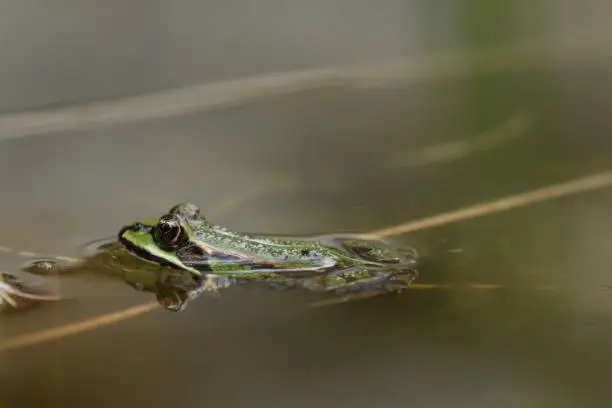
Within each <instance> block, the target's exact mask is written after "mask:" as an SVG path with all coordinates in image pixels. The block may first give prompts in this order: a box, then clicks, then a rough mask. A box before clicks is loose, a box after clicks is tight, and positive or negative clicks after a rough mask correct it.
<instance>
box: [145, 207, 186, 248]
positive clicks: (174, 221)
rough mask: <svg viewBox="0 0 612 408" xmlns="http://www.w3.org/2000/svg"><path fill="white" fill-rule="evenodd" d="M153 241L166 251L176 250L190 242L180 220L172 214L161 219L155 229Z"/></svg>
mask: <svg viewBox="0 0 612 408" xmlns="http://www.w3.org/2000/svg"><path fill="white" fill-rule="evenodd" d="M153 239H154V240H155V243H156V244H157V245H158V246H159V247H160V248H161V249H163V250H165V251H173V250H176V249H178V248H180V247H182V246H183V245H185V244H186V243H187V241H189V237H188V236H187V234H186V233H185V229H184V228H183V226H182V225H181V221H180V219H179V218H178V217H177V216H176V215H172V214H167V215H164V216H163V217H161V218H160V219H159V221H158V223H157V225H155V228H154V229H153Z"/></svg>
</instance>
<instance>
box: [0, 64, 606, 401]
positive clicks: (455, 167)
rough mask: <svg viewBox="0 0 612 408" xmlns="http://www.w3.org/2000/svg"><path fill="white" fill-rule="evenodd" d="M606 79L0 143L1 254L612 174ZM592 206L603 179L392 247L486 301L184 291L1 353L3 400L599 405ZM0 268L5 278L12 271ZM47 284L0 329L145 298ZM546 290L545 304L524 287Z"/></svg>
mask: <svg viewBox="0 0 612 408" xmlns="http://www.w3.org/2000/svg"><path fill="white" fill-rule="evenodd" d="M610 68H612V64H611V63H610V61H598V62H597V63H596V64H575V65H571V66H567V67H565V68H563V69H555V70H554V71H553V70H547V69H542V70H537V71H536V70H534V71H529V72H518V73H513V74H503V75H501V74H499V75H492V74H491V75H486V76H479V77H477V78H474V79H469V80H456V81H455V80H453V81H451V80H448V81H439V82H432V83H428V84H420V85H413V86H411V87H409V88H405V89H399V90H398V89H396V90H384V89H378V90H376V89H370V90H365V89H364V90H347V89H329V90H321V91H317V92H310V93H304V94H298V95H294V96H291V97H286V98H282V99H278V100H274V101H270V102H266V103H261V104H256V105H252V106H247V107H244V108H240V109H232V110H225V111H220V112H214V113H207V114H193V115H185V116H181V117H175V118H171V119H164V120H157V121H149V122H145V123H138V124H131V125H122V126H115V127H107V128H99V129H95V130H86V131H74V132H66V133H61V134H50V135H44V136H33V137H25V138H20V139H15V140H11V141H5V142H2V144H1V146H0V186H2V192H3V194H2V215H1V217H2V223H3V226H4V227H3V228H2V230H0V244H1V245H6V246H10V247H12V248H17V249H24V250H30V251H37V252H43V253H51V254H63V255H75V254H76V253H77V248H78V247H79V246H80V245H82V244H83V243H85V242H88V241H90V240H92V239H97V238H101V237H106V236H112V235H113V234H114V233H115V232H116V231H117V229H118V228H119V227H120V226H122V225H123V224H124V223H126V222H130V221H132V220H133V219H135V218H138V217H141V216H147V215H157V214H159V213H161V212H163V211H165V210H167V209H168V208H170V206H172V205H173V204H175V203H177V202H181V201H186V200H188V201H192V202H195V203H198V204H200V205H201V206H202V207H203V209H204V211H205V213H206V214H207V216H208V217H209V218H210V219H211V220H212V221H214V222H216V223H219V224H224V225H227V226H228V228H232V229H236V230H243V231H253V232H269V233H275V234H289V235H294V234H311V233H320V232H322V231H327V232H332V231H336V230H341V231H368V230H373V229H377V228H381V227H384V226H388V225H393V224H396V223H399V222H404V221H406V220H409V219H414V218H419V217H423V216H428V215H434V214H437V213H439V212H442V211H448V210H453V209H456V208H460V207H463V206H466V205H471V204H473V203H475V202H480V201H485V200H490V199H495V198H498V197H502V196H505V195H510V194H515V193H519V192H523V191H527V190H530V189H533V188H537V187H540V186H544V185H548V184H551V183H556V182H561V181H565V180H568V179H571V178H575V177H581V176H584V175H588V174H591V173H594V172H598V171H604V170H609V169H610V168H612V138H611V137H610V134H612V121H611V120H610V115H609V114H608V107H609V106H611V104H612V89H611V84H612V81H611V77H610V74H609V73H610V72H612V71H611V70H610ZM517 115H519V116H518V117H519V118H523V119H522V120H523V122H521V123H523V124H524V127H519V128H520V129H519V130H518V131H516V132H515V133H511V135H512V137H506V138H503V137H502V138H500V139H499V140H501V141H500V142H499V143H498V144H494V146H493V147H490V148H486V149H483V150H478V149H476V150H474V151H471V150H470V148H465V150H464V154H459V155H457V154H450V155H448V154H446V155H445V154H437V155H436V154H433V155H432V157H433V159H431V160H430V161H429V162H427V163H424V164H419V165H418V166H417V165H415V163H411V162H410V160H408V161H406V160H405V159H402V157H404V158H405V157H414V156H410V154H411V153H415V152H417V153H418V152H423V149H425V148H426V147H428V146H432V145H439V144H441V143H445V142H449V141H453V140H454V141H457V140H464V141H466V143H467V144H466V145H467V146H472V147H473V146H474V144H473V143H472V144H470V143H471V142H467V141H469V140H474V137H476V140H478V137H477V136H478V135H481V134H482V133H483V132H484V131H487V130H489V131H490V132H491V133H490V134H487V135H488V136H487V137H488V138H494V139H495V138H496V137H499V134H500V132H499V131H498V130H496V129H498V128H499V127H500V126H502V125H503V124H504V123H506V122H507V121H508V120H509V119H510V120H512V118H515V117H517ZM525 118H526V119H525ZM521 129H522V130H521ZM488 138H487V140H490V139H488ZM474 143H475V142H474ZM434 151H435V150H434ZM438 151H439V150H438ZM455 153H456V152H455ZM406 154H408V156H406ZM419 157H420V156H419ZM403 160H404V161H403ZM611 203H612V189H602V190H600V191H596V192H590V193H586V194H583V195H577V196H573V197H567V198H563V199H559V200H552V201H548V202H544V203H540V204H537V205H533V206H527V207H524V208H520V209H515V210H512V211H507V212H503V213H499V214H494V215H489V216H485V217H481V218H476V219H473V220H468V221H464V222H459V223H456V224H452V225H448V226H442V227H438V228H435V229H428V230H424V231H420V232H418V233H413V234H409V235H404V236H400V237H396V239H397V240H398V241H399V242H400V243H402V244H406V245H412V246H415V247H416V248H417V249H418V250H419V252H420V253H421V254H422V255H423V256H424V263H423V265H422V266H421V269H420V280H419V282H420V283H444V284H448V283H469V282H481V283H496V284H503V285H506V286H507V288H506V289H504V290H476V289H474V290H467V289H454V290H453V289H449V290H415V291H409V292H408V293H406V294H405V295H402V296H397V297H396V296H393V297H387V298H379V299H374V300H370V301H364V302H356V303H350V304H344V305H339V306H334V307H326V308H316V309H303V308H301V305H303V304H304V302H303V300H304V299H302V297H301V296H296V297H295V298H294V297H293V296H287V295H286V294H282V293H274V292H267V291H256V290H253V291H245V292H243V293H242V292H241V294H240V296H230V297H228V298H221V299H216V300H208V299H201V300H199V301H196V302H194V303H193V304H191V305H190V307H189V308H187V310H186V311H185V312H183V313H178V314H176V313H167V312H163V311H161V310H157V311H154V312H151V313H148V314H145V315H142V316H140V317H136V318H134V319H131V320H127V321H124V322H121V323H119V324H115V325H111V326H108V327H104V328H101V329H98V330H93V331H89V332H86V333H82V334H79V335H75V336H69V337H66V338H63V339H61V340H58V341H53V342H47V343H43V344H39V345H34V346H30V347H24V348H21V349H15V350H11V351H8V352H4V353H3V354H2V357H1V360H0V361H1V363H0V368H1V371H0V372H1V373H2V376H3V380H2V382H1V383H2V392H1V393H0V401H4V403H5V405H3V406H6V407H25V406H30V405H31V406H39V407H47V406H49V407H50V406H64V407H73V406H74V407H78V406H89V407H98V406H99V407H103V406H104V407H106V406H130V405H131V406H147V407H151V408H153V407H161V406H170V405H172V406H184V407H192V406H193V407H201V406H221V407H244V406H248V407H266V406H288V407H302V406H303V407H306V406H308V407H313V406H350V407H375V406H376V407H404V406H412V407H443V406H456V407H490V406H492V405H495V406H497V407H515V406H520V407H566V406H567V407H573V406H581V407H582V406H589V407H599V406H601V407H607V406H610V404H611V403H612V391H611V390H610V378H611V375H612V348H611V346H610V344H612V324H611V323H610V322H611V321H612V320H611V317H612V292H611V291H609V290H607V289H606V285H611V284H612V277H611V274H610V264H611V261H612V255H611V254H612V251H611V250H612V244H611V242H612V239H611V238H612V235H611V233H610V231H611V230H612V216H611V215H610V214H611V213H610V204H611ZM0 256H2V259H3V263H2V265H3V268H5V269H6V268H8V267H17V266H19V263H20V262H21V260H17V259H16V258H14V256H13V255H11V254H0ZM59 285H60V286H59V287H60V289H61V290H62V292H63V293H68V294H71V295H73V296H76V299H74V300H71V301H69V302H66V303H62V304H57V305H55V306H50V307H45V308H41V309H38V310H32V311H29V312H27V313H24V314H20V315H11V316H10V317H7V318H4V317H3V318H2V319H3V320H2V322H1V324H2V326H1V327H2V338H3V339H6V338H12V337H13V336H17V335H21V334H23V333H29V332H32V331H35V330H38V329H42V328H48V327H52V326H56V325H60V324H65V323H68V322H72V321H76V320H78V319H83V318H87V317H91V316H97V315H99V314H101V313H106V312H110V311H115V310H118V309H121V308H124V307H127V306H131V305H135V304H138V303H140V302H147V301H150V300H151V297H150V296H147V295H146V294H141V293H138V292H135V291H133V290H132V289H131V288H129V287H127V286H126V285H123V284H121V283H120V282H114V281H110V280H105V279H96V278H91V277H89V278H81V277H70V278H69V277H66V278H65V280H63V281H62V282H61V283H60V284H59ZM544 285H552V286H554V287H555V288H556V289H557V290H556V291H542V290H538V288H539V287H541V286H544ZM288 310H289V311H291V313H285V312H287V311H288ZM293 310H295V312H294V311H293Z"/></svg>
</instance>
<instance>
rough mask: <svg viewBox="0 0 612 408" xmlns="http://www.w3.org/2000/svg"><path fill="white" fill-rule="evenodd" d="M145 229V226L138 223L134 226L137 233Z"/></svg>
mask: <svg viewBox="0 0 612 408" xmlns="http://www.w3.org/2000/svg"><path fill="white" fill-rule="evenodd" d="M144 229H145V227H144V225H142V224H141V223H139V222H137V223H135V224H134V225H132V230H133V231H136V232H142V231H143V230H144Z"/></svg>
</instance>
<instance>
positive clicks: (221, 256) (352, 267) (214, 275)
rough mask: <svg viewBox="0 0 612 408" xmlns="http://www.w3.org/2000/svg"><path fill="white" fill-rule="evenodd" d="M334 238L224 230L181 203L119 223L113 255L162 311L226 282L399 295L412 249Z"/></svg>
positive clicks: (411, 264) (411, 274)
mask: <svg viewBox="0 0 612 408" xmlns="http://www.w3.org/2000/svg"><path fill="white" fill-rule="evenodd" d="M336 242H340V244H339V245H332V244H324V243H322V241H321V240H316V239H315V240H313V239H306V238H304V239H295V238H291V239H289V238H281V237H273V236H263V235H253V234H247V233H242V232H235V231H230V230H228V229H227V228H224V227H221V226H219V225H215V224H213V223H211V222H209V221H208V220H207V219H206V218H204V216H203V215H202V213H201V211H200V209H199V208H198V207H197V206H196V205H194V204H191V203H183V204H178V205H175V206H174V207H172V208H171V209H170V210H169V211H168V213H166V214H164V215H162V216H161V217H159V218H158V219H142V220H139V221H137V222H134V223H132V224H130V225H127V226H125V227H123V228H121V230H120V231H119V233H118V245H119V247H118V248H119V250H114V251H113V258H114V259H115V261H117V262H118V263H119V265H121V269H122V278H123V280H125V281H126V282H127V283H128V284H130V285H131V286H132V287H134V288H135V289H137V290H140V291H146V292H152V293H154V294H155V295H156V298H157V301H158V302H159V303H160V304H161V305H162V306H163V307H164V308H165V309H166V310H169V311H181V310H184V308H185V307H186V306H187V304H188V302H189V301H191V300H193V299H195V298H196V297H198V296H200V295H201V294H203V293H212V294H214V293H218V292H219V291H221V290H222V289H226V288H228V287H230V286H233V285H245V284H246V285H259V286H264V287H271V288H279V289H289V288H293V289H303V290H310V291H316V292H327V293H333V294H339V295H342V296H343V297H345V298H346V299H347V300H352V299H354V298H363V297H370V296H376V295H379V294H384V293H395V292H401V291H402V290H403V289H405V288H407V287H408V286H409V285H410V284H411V283H412V281H413V280H414V279H416V277H417V275H418V274H417V271H416V269H415V264H416V253H415V252H413V253H412V254H410V255H405V254H402V253H401V251H398V250H394V249H393V248H391V246H390V245H388V243H386V242H385V241H382V240H370V239H359V238H354V237H349V238H344V239H337V240H336Z"/></svg>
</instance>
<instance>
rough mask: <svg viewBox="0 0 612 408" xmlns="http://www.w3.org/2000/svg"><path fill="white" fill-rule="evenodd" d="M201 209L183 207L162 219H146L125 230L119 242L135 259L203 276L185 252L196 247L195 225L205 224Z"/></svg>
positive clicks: (171, 210)
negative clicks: (188, 260)
mask: <svg viewBox="0 0 612 408" xmlns="http://www.w3.org/2000/svg"><path fill="white" fill-rule="evenodd" d="M202 220H203V219H202V217H201V215H200V210H199V209H198V208H197V207H196V206H194V205H193V204H179V205H176V206H174V207H172V208H171V209H170V211H169V212H168V214H165V215H163V216H161V217H160V218H159V219H142V220H139V221H137V222H134V223H132V224H130V225H127V226H125V227H123V228H122V229H121V230H120V231H119V234H118V239H119V242H120V243H121V244H122V246H123V247H124V249H125V250H127V252H129V253H130V254H131V255H132V256H133V257H135V258H138V259H140V260H143V261H146V263H147V264H148V268H147V267H145V265H142V268H143V269H151V265H153V266H162V267H170V268H173V269H180V270H185V271H189V272H191V273H193V274H194V275H198V276H199V275H201V273H200V272H199V271H198V270H197V269H195V268H193V267H191V266H189V265H187V264H185V263H184V262H183V261H182V259H181V258H182V257H181V256H180V253H181V251H184V250H185V249H186V248H190V247H191V246H192V236H193V230H192V228H191V225H190V223H189V222H190V221H191V222H196V221H202Z"/></svg>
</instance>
